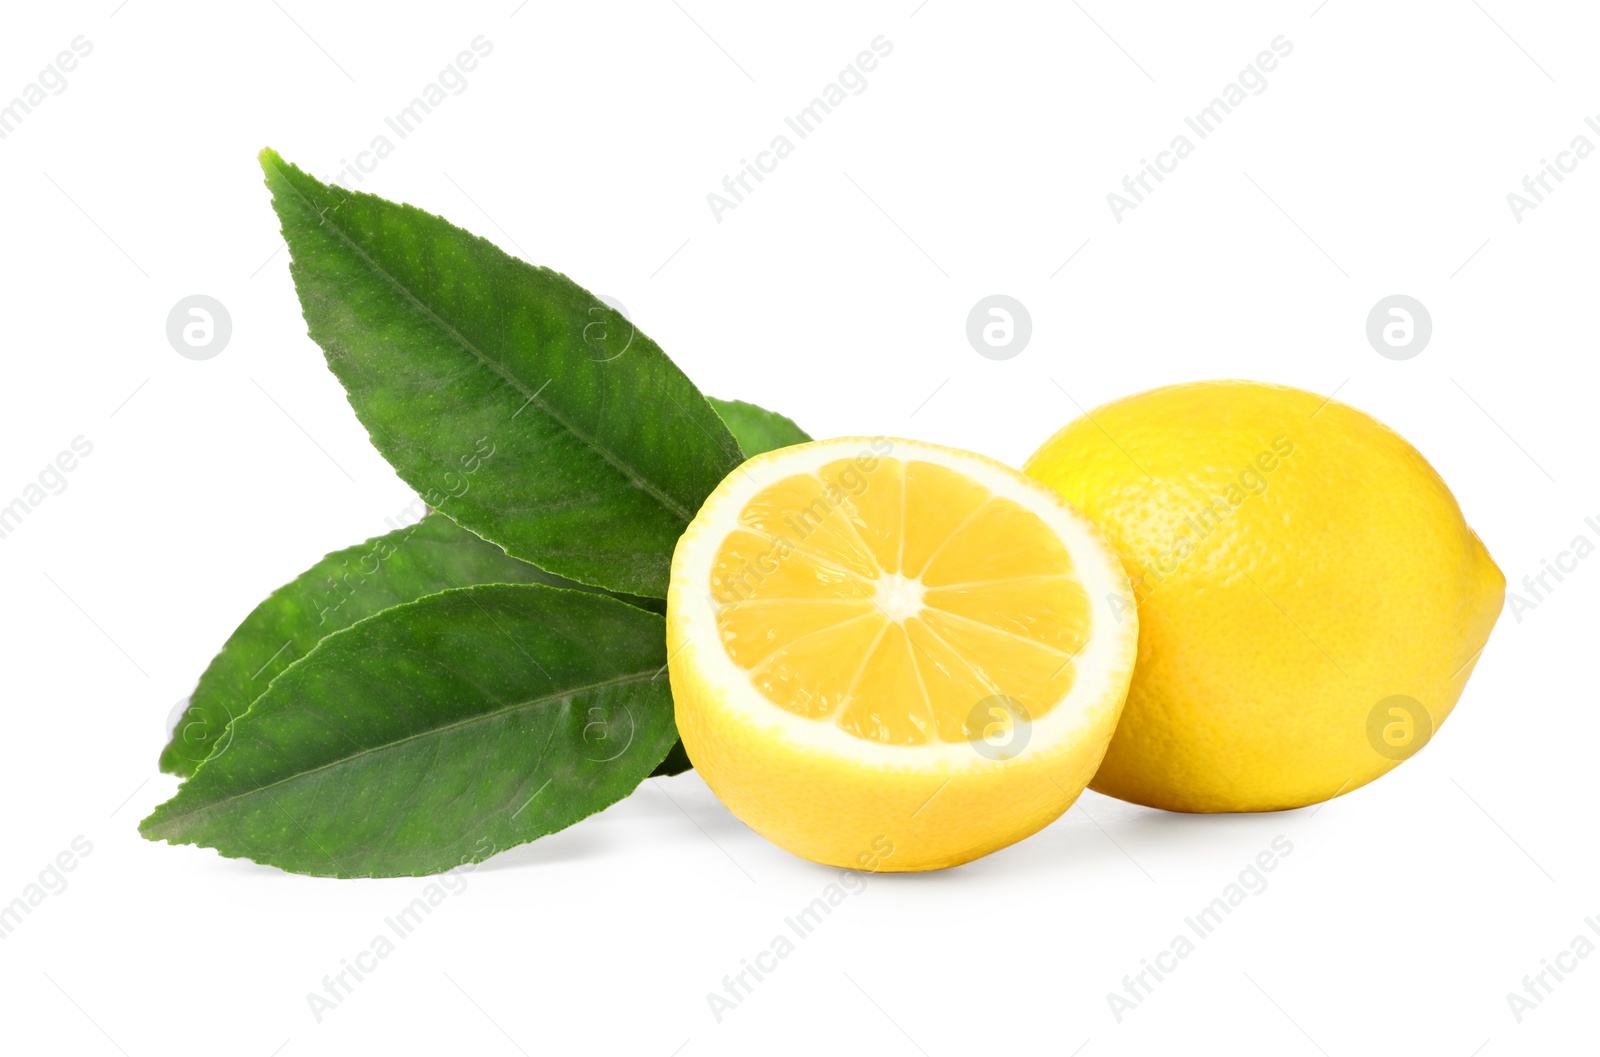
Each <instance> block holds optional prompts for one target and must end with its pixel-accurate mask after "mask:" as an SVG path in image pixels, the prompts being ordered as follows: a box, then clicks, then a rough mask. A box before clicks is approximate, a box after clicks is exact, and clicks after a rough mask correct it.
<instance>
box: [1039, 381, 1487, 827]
mask: <svg viewBox="0 0 1600 1057" xmlns="http://www.w3.org/2000/svg"><path fill="white" fill-rule="evenodd" d="M1275 444H1276V450H1275ZM1286 445H1292V449H1291V450H1290V451H1289V453H1288V454H1287V455H1278V454H1277V450H1281V449H1283V448H1284V447H1285V446H1286ZM1263 452H1268V453H1272V454H1271V455H1269V456H1268V457H1266V458H1261V453H1263ZM1269 465H1270V466H1272V469H1271V470H1267V469H1265V467H1266V466H1269ZM1250 467H1253V468H1254V469H1255V476H1254V478H1245V477H1244V471H1245V470H1246V468H1250ZM1024 471H1025V472H1026V473H1028V474H1029V475H1031V476H1033V477H1035V478H1037V479H1038V480H1040V481H1043V482H1045V483H1046V484H1049V485H1051V486H1052V487H1054V488H1055V489H1056V490H1058V491H1059V492H1060V493H1061V494H1062V495H1063V496H1065V497H1066V499H1067V500H1068V502H1070V503H1072V504H1073V505H1074V506H1076V507H1078V508H1079V509H1080V510H1082V511H1083V512H1084V513H1086V514H1088V515H1089V517H1090V518H1091V519H1092V520H1093V521H1095V523H1096V524H1098V525H1099V526H1100V528H1101V529H1102V531H1104V532H1105V533H1106V535H1107V536H1109V537H1110V538H1111V540H1112V541H1113V543H1114V544H1115V545H1116V547H1117V549H1118V551H1119V552H1120V554H1121V556H1122V560H1123V565H1124V567H1125V568H1126V569H1127V571H1128V573H1129V575H1130V577H1132V580H1133V584H1134V591H1135V594H1136V596H1137V597H1138V598H1139V599H1140V606H1139V618H1140V640H1139V655H1138V662H1137V664H1136V666H1135V669H1134V676H1133V683H1132V686H1131V688H1130V690H1129V694H1128V702H1127V705H1126V708H1125V710H1124V713H1123V716H1122V720H1121V723H1120V725H1119V726H1118V728H1117V731H1116V734H1115V735H1114V737H1113V738H1112V742H1111V747H1110V750H1109V751H1108V752H1107V754H1106V758H1105V761H1104V763H1103V764H1102V765H1101V768H1100V770H1099V772H1098V773H1097V774H1096V776H1095V778H1094V780H1093V782H1092V783H1091V788H1093V789H1095V790H1096V791H1098V792H1103V793H1106V794H1108V795H1111V796H1115V797H1118V798H1121V799H1123V800H1129V801H1132V802H1134V803H1138V804H1146V805H1149V806H1152V807H1159V808H1165V809H1168V810H1172V811H1195V812H1218V811H1271V810H1279V809H1285V808H1295V807H1301V806H1304V805H1306V804H1313V803H1318V802H1320V801H1323V800H1327V799H1331V798H1332V797H1335V796H1338V795H1341V794H1342V793H1346V792H1349V791H1350V790H1352V789H1356V788H1359V787H1360V786H1362V785H1364V784H1366V783H1367V782H1370V781H1372V780H1373V779H1375V778H1377V777H1379V776H1380V775H1383V774H1385V773H1387V772H1388V771H1390V770H1392V769H1393V768H1394V767H1395V766H1398V762H1399V761H1397V760H1394V759H1391V758H1389V757H1388V756H1386V755H1384V754H1383V753H1381V752H1380V751H1379V750H1378V748H1376V747H1375V745H1374V742H1373V740H1372V739H1371V737H1369V734H1368V729H1369V717H1370V716H1371V715H1372V714H1373V710H1374V708H1375V706H1377V705H1378V703H1379V702H1380V701H1382V700H1383V699H1385V698H1387V697H1390V696H1391V695H1407V696H1409V697H1412V698H1415V699H1416V700H1417V701H1418V702H1420V703H1421V704H1422V705H1423V707H1424V708H1426V710H1427V713H1428V715H1429V716H1430V717H1431V721H1432V728H1433V730H1434V731H1437V729H1438V727H1439V725H1440V724H1441V723H1443V722H1444V720H1445V717H1446V716H1448V715H1449V714H1450V711H1451V709H1452V708H1453V707H1454V706H1455V703H1456V700H1457V699H1458V698H1459V697H1460V695H1461V691H1462V689H1463V687H1464V686H1465V684H1466V680H1467V677H1468V675H1469V674H1470V673H1471V671H1472V668H1473V666H1474V665H1475V664H1476V662H1477V658H1478V655H1479V654H1480V653H1481V651H1482V649H1483V646H1484V644H1485V642H1486V641H1487V640H1488V637H1489V632H1490V630H1491V629H1492V628H1493V627H1494V623H1495V620H1496V619H1497V618H1498V616H1499V614H1500V610H1501V607H1502V603H1503V600H1504V595H1505V577H1504V576H1503V575H1502V574H1501V572H1500V570H1499V568H1497V567H1496V565H1495V563H1494V562H1493V560H1491V559H1490V557H1489V553H1488V551H1487V550H1485V549H1484V546H1483V544H1482V542H1481V541H1479V539H1478V537H1477V535H1476V534H1475V533H1473V531H1472V530H1471V529H1470V528H1468V527H1467V524H1466V522H1465V520H1463V518H1462V514H1461V509H1460V507H1459V506H1458V505H1457V504H1456V501H1455V498H1454V496H1452V495H1451V494H1450V490H1449V489H1448V488H1447V487H1446V486H1445V483H1444V482H1443V481H1442V480H1441V479H1440V478H1439V475H1438V474H1437V473H1435V472H1434V470H1433V468H1432V467H1431V466H1429V465H1428V463H1427V461H1426V460H1425V459H1423V457H1422V455H1421V454H1419V453H1418V452H1417V450H1416V449H1415V448H1413V447H1412V446H1411V445H1410V444H1408V443H1407V442H1406V441H1405V440H1404V439H1403V438H1401V437H1400V436H1399V435H1398V434H1396V433H1394V432H1393V431H1392V430H1390V429H1389V428H1388V427H1386V426H1384V425H1383V424H1382V423H1380V422H1378V421H1377V420H1376V419H1374V418H1372V417H1370V416H1368V415H1366V414H1363V413H1362V412H1360V411H1357V410H1355V409H1354V408H1351V407H1348V406H1346V405H1344V404H1341V403H1338V402H1337V401H1330V400H1327V399H1326V398H1324V397H1322V396H1318V395H1316V394H1314V393H1307V392H1304V391H1301V390H1298V389H1291V388H1287V387H1283V386H1275V385H1267V384H1263V383H1255V382H1238V381H1219V382H1198V383H1192V384H1186V385H1176V386H1169V387H1166V388H1162V389H1155V390H1151V391H1149V392H1146V393H1142V394H1138V395H1136V396H1131V397H1127V398H1125V399H1122V400H1118V401H1116V402H1114V403H1111V404H1108V405H1106V406H1104V407H1101V408H1098V409H1096V410H1095V411H1093V412H1091V413H1090V414H1089V415H1086V416H1084V417H1083V418H1080V419H1078V420H1076V421H1074V422H1072V423H1070V424H1069V425H1067V426H1066V427H1065V428H1064V429H1062V430H1061V431H1060V432H1059V433H1057V434H1056V435H1055V436H1053V437H1051V438H1050V439H1049V440H1048V441H1046V442H1045V443H1044V445H1043V446H1042V447H1041V448H1040V449H1039V450H1038V451H1037V452H1035V453H1034V455H1033V456H1032V457H1031V458H1030V459H1029V460H1028V462H1027V464H1026V465H1025V467H1024ZM1147 474H1148V476H1147ZM1242 479H1243V480H1247V481H1250V482H1251V487H1249V488H1246V487H1245V486H1244V485H1240V488H1239V492H1238V494H1240V495H1242V496H1243V497H1244V498H1243V499H1242V501H1241V502H1239V503H1238V504H1237V505H1236V506H1235V505H1232V503H1231V502H1229V500H1228V498H1227V497H1228V495H1229V489H1230V486H1233V485H1235V484H1239V483H1240V482H1241V480H1242ZM1255 481H1259V482H1262V483H1264V486H1265V490H1264V491H1261V492H1260V493H1259V494H1251V492H1253V491H1254V490H1255V484H1254V482H1255ZM1218 496H1223V497H1224V499H1223V503H1222V504H1221V505H1220V506H1219V505H1218V504H1217V503H1216V501H1215V500H1216V497H1218ZM1208 509H1209V510H1212V511H1214V513H1213V515H1212V517H1211V519H1210V520H1209V521H1208V520H1207V519H1203V518H1197V512H1201V511H1205V510H1208ZM1222 510H1226V511H1227V512H1226V513H1225V514H1224V513H1220V511H1222ZM1208 528H1209V531H1205V530H1206V529H1208ZM1185 534H1187V537H1188V538H1189V539H1190V540H1191V541H1193V542H1192V545H1191V547H1190V549H1189V552H1188V553H1187V554H1182V555H1181V556H1180V552H1181V551H1182V550H1183V546H1182V544H1181V543H1179V542H1178V541H1179V540H1180V538H1182V537H1183V536H1184V535H1185Z"/></svg>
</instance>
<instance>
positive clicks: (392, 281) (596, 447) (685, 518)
mask: <svg viewBox="0 0 1600 1057" xmlns="http://www.w3.org/2000/svg"><path fill="white" fill-rule="evenodd" d="M274 167H275V168H277V169H278V173H279V176H280V177H281V178H282V179H283V182H284V183H286V184H288V186H289V188H290V190H292V191H294V193H295V195H296V196H297V197H298V198H299V199H300V200H301V201H302V202H304V203H305V204H306V206H307V207H308V208H310V209H316V210H317V218H318V222H319V223H321V224H322V225H323V226H325V227H327V229H328V230H329V231H332V232H333V233H334V234H335V235H337V236H338V237H339V239H340V241H342V242H343V243H344V244H345V245H347V246H349V247H350V249H351V251H352V252H354V253H355V254H356V255H357V256H358V257H360V258H361V260H362V261H364V262H365V263H366V264H367V265H368V267H369V268H371V270H372V271H373V272H375V273H376V274H377V275H380V276H382V277H383V278H384V279H385V280H386V281H387V282H388V283H389V285H390V286H392V287H394V288H395V289H396V290H398V291H399V292H400V294H401V295H402V296H403V297H405V299H406V300H407V301H410V302H411V304H412V305H414V306H416V308H417V309H418V310H419V311H420V312H422V313H423V314H424V315H426V316H427V317H428V319H430V320H432V321H433V322H434V323H435V324H436V325H437V326H438V327H439V329H440V330H443V331H444V332H445V333H446V334H448V335H449V336H450V337H451V339H453V340H454V341H455V342H456V344H458V345H460V346H461V348H463V349H465V350H466V351H468V352H470V353H471V354H472V355H473V356H475V357H476V358H477V359H478V362H479V363H482V364H483V365H484V366H485V367H488V368H489V369H490V370H491V371H493V372H494V373H495V374H497V375H499V376H500V378H501V379H502V380H503V381H505V382H506V383H507V384H509V385H510V386H511V387H512V388H513V389H515V390H516V391H517V392H519V393H521V394H522V395H523V396H525V397H527V399H528V402H529V403H531V404H535V405H536V406H537V407H538V408H539V409H540V410H542V411H543V412H544V413H545V414H547V415H549V416H550V417H551V418H552V419H554V420H555V421H556V422H557V423H559V424H560V425H561V427H562V428H563V429H565V430H566V431H567V432H569V433H571V434H572V435H573V436H575V437H577V438H578V439H579V440H581V441H583V442H584V443H585V444H587V445H588V446H589V447H590V448H591V449H592V450H593V451H594V452H595V453H596V454H597V455H599V456H600V457H601V458H602V459H604V460H605V461H606V462H608V463H610V464H611V465H612V466H614V467H616V468H617V469H618V470H620V471H621V472H622V474H623V476H625V477H627V478H628V479H629V480H630V481H632V482H633V484H634V486H635V487H637V488H638V489H640V490H641V491H643V492H644V493H646V494H647V495H649V496H650V497H651V498H652V499H654V500H655V501H656V502H658V503H660V504H661V505H662V506H663V507H664V508H666V510H667V511H669V512H670V513H672V514H675V515H677V517H678V519H679V520H680V521H682V522H683V523H684V524H685V525H687V524H688V523H689V520H690V519H691V518H692V517H693V516H694V514H693V511H691V510H689V509H688V508H687V507H685V506H684V505H683V504H681V503H679V502H678V501H677V500H676V499H673V498H672V497H671V496H670V495H668V494H667V493H666V492H664V491H662V490H661V489H660V488H659V487H658V486H656V485H655V484H654V483H653V482H651V481H650V479H649V478H647V477H645V476H644V475H643V474H641V473H640V472H639V471H638V470H636V469H635V468H634V467H632V466H630V465H629V464H628V463H626V462H624V461H623V460H622V459H621V457H620V456H618V455H617V454H616V453H615V452H613V451H611V450H610V449H609V448H607V447H605V446H604V445H603V444H601V443H600V442H599V441H598V440H596V439H595V438H593V437H591V436H589V435H588V434H587V433H585V432H584V431H583V430H581V429H579V428H578V427H576V426H574V425H573V424H572V423H571V422H569V421H568V420H567V419H565V418H563V417H562V416H561V415H559V414H557V413H556V411H555V409H554V408H552V407H551V406H550V404H549V403H547V402H546V401H544V400H540V399H539V392H538V390H535V391H532V392H530V391H529V390H528V387H527V386H526V385H524V384H523V383H522V382H520V381H519V380H517V379H516V378H515V377H513V376H512V375H510V374H507V373H506V372H505V371H504V370H503V369H502V368H501V367H500V365H499V364H498V363H496V362H495V361H494V360H492V359H490V358H489V356H488V354H487V353H485V352H483V351H482V350H481V349H479V348H478V347H477V346H476V345H475V344H473V343H472V342H471V341H469V340H467V338H466V336H465V335H464V334H462V333H461V332H460V331H459V330H457V329H456V328H455V327H453V326H451V325H450V324H449V323H448V322H446V321H445V320H444V318H443V317H441V316H440V315H439V314H438V313H437V312H435V311H434V310H433V309H432V308H430V307H429V306H428V305H427V304H425V303H424V302H423V301H421V300H420V299H419V298H418V297H417V295H416V294H414V293H412V291H411V288H410V287H408V286H406V285H405V284H404V283H402V282H400V280H399V279H397V278H396V277H395V276H393V275H391V274H390V273H389V271H388V270H387V269H386V268H384V267H383V266H382V265H381V264H379V263H378V262H377V261H376V260H374V259H373V258H372V256H371V255H370V254H368V253H367V251H366V250H364V249H363V248H362V247H361V244H360V243H359V242H357V241H356V240H355V239H353V238H351V237H350V236H349V235H347V234H346V233H345V232H344V230H343V229H342V228H340V227H339V226H338V225H337V224H335V223H333V222H332V220H331V218H330V216H329V211H328V210H326V209H318V207H317V204H316V203H315V202H313V201H312V200H311V199H309V198H307V197H306V195H305V193H304V192H303V191H301V190H300V188H299V187H296V186H295V184H294V181H293V180H291V179H290V178H289V177H288V176H287V175H286V174H285V173H284V172H283V168H282V166H279V165H277V163H276V162H274ZM343 204H344V203H343V202H342V201H341V202H340V205H343ZM446 223H448V221H446ZM469 234H470V233H469ZM512 259H513V260H516V258H512ZM519 263H521V264H522V265H524V266H525V267H529V268H531V267H533V265H531V264H528V263H527V262H526V261H519Z"/></svg>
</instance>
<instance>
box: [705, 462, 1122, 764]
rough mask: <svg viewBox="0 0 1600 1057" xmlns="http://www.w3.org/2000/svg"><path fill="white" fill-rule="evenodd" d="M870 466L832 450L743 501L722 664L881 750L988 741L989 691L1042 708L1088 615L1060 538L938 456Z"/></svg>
mask: <svg viewBox="0 0 1600 1057" xmlns="http://www.w3.org/2000/svg"><path fill="white" fill-rule="evenodd" d="M869 465H870V469H863V468H861V467H857V466H856V465H855V463H854V462H853V461H852V460H848V459H840V460H835V461H834V462H830V463H828V464H826V465H824V466H822V467H819V468H818V470H817V472H815V473H807V474H795V475H793V476H791V477H785V478H783V479H782V480H780V481H778V482H776V483H775V484H771V485H768V486H767V487H765V488H763V489H762V490H761V491H760V492H758V493H756V495H755V496H754V497H752V498H751V499H750V500H749V501H748V502H747V503H746V504H745V506H744V509H743V510H742V511H741V512H740V514H739V519H738V520H739V524H740V526H742V528H741V529H739V530H736V531H734V532H730V533H729V534H728V536H727V538H726V539H725V540H724V541H723V543H722V545H721V546H720V547H719V548H718V549H717V555H716V559H715V561H714V562H713V564H712V567H711V575H710V580H709V588H710V592H711V597H712V598H713V599H714V600H715V602H716V604H717V627H718V628H719V629H720V630H721V632H722V637H723V642H724V644H725V646H726V647H727V651H728V657H729V659H730V660H732V661H733V663H734V664H736V665H738V666H739V667H741V668H744V669H745V670H747V671H749V672H750V673H751V675H752V678H753V682H754V684H755V686H756V688H757V689H758V690H760V691H761V693H762V695H763V696H765V697H766V698H767V700H769V701H771V702H772V703H773V704H775V705H777V706H779V707H780V708H784V709H787V710H788V711H790V712H793V713H795V714H796V715H800V716H805V717H807V718H812V719H828V720H830V721H832V722H833V723H834V724H835V725H836V726H838V727H839V728H840V729H842V730H845V731H847V732H848V733H850V734H853V735H854V736H856V737H858V738H865V739H867V740H869V741H877V742H882V743H884V744H889V745H922V744H926V743H927V742H929V741H971V740H973V739H974V738H977V737H981V736H982V734H983V730H982V729H981V728H975V727H974V726H971V725H969V724H968V723H967V719H968V716H969V714H970V713H971V712H972V706H973V705H974V703H975V702H977V701H978V700H981V699H982V697H983V696H991V697H992V696H998V695H1002V694H1005V695H1008V696H1010V697H1012V698H1014V699H1015V700H1018V701H1020V702H1022V704H1023V706H1024V707H1025V708H1027V710H1028V713H1029V716H1030V718H1032V717H1039V716H1043V715H1045V714H1046V713H1048V712H1049V710H1050V709H1051V708H1053V707H1054V706H1055V704H1056V702H1057V701H1059V700H1060V699H1061V697H1062V696H1063V695H1064V694H1065V692H1066V690H1067V688H1068V687H1069V686H1070V685H1071V683H1072V658H1073V656H1074V655H1075V654H1076V653H1077V651H1078V650H1079V649H1081V648H1082V646H1083V644H1084V643H1085V642H1087V641H1088V637H1089V626H1090V619H1091V618H1090V614H1089V600H1088V598H1087V597H1086V596H1085V594H1084V591H1083V585H1082V584H1080V583H1079V582H1078V581H1077V580H1076V579H1075V578H1074V577H1073V576H1072V574H1071V570H1072V560H1071V558H1070V557H1069V556H1068V555H1067V551H1066V548H1065V547H1064V546H1062V544H1061V541H1060V540H1059V539H1057V538H1056V536H1055V534H1054V533H1053V532H1051V530H1050V528H1049V527H1048V526H1047V525H1046V524H1045V523H1044V521H1042V520H1041V519H1040V518H1039V516H1038V515H1037V514H1034V513H1032V512H1030V511H1029V510H1027V509H1026V508H1024V507H1023V506H1022V505H1020V504H1018V503H1017V502H1015V501H1014V500H1011V499H1006V498H1003V497H999V496H996V495H994V494H993V493H992V492H991V491H990V490H989V489H987V488H985V487H983V486H982V485H981V484H978V483H977V482H974V481H973V480H972V479H971V478H968V477H965V476H963V475H961V474H959V473H955V472H953V471H951V470H949V469H946V468H945V467H942V466H939V465H937V464H935V463H930V462H927V461H925V460H907V461H905V462H902V461H901V460H900V459H897V458H894V457H892V456H890V457H885V458H881V459H873V460H872V461H871V463H870V464H869ZM833 497H837V500H835V499H834V498H833ZM906 525H918V526H922V528H920V529H919V530H918V531H917V532H915V533H914V534H912V533H905V532H902V526H906ZM908 536H911V537H912V538H911V539H910V540H909V541H908ZM995 541H1003V542H1004V546H1003V547H1001V548H997V547H996V546H995V545H994V544H995ZM908 542H910V543H911V546H910V548H909V550H910V557H911V561H910V562H909V563H907V564H905V565H904V566H903V565H902V561H903V559H904V557H905V555H906V552H907V550H908V548H907V543H908ZM936 658H940V659H936ZM1002 685H1003V687H1004V688H1003V689H1002ZM952 691H954V692H952ZM974 693H978V694H980V696H979V697H973V696H972V694H974Z"/></svg>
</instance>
